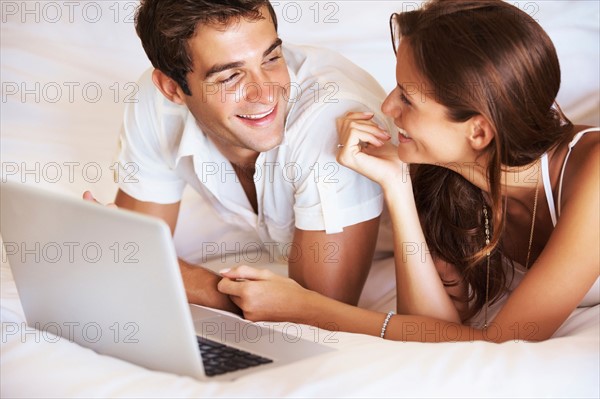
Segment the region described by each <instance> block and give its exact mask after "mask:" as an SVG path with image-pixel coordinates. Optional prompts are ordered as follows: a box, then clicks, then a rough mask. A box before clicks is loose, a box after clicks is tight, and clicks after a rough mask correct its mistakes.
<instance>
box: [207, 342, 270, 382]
mask: <svg viewBox="0 0 600 399" xmlns="http://www.w3.org/2000/svg"><path fill="white" fill-rule="evenodd" d="M196 338H198V346H199V347H200V354H201V356H202V363H203V364H204V373H205V374H206V375H207V376H208V377H214V376H216V375H220V374H225V373H229V372H232V371H236V370H242V369H246V368H248V367H255V366H260V365H261V364H267V363H272V362H273V360H271V359H267V358H265V357H262V356H258V355H255V354H253V353H250V352H246V351H243V350H241V349H236V348H232V347H231V346H227V345H223V344H221V343H218V342H215V341H211V340H208V339H206V338H202V337H196Z"/></svg>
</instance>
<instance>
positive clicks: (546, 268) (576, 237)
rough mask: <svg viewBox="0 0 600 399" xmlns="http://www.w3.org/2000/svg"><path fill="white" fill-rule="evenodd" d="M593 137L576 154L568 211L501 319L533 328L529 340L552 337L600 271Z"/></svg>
mask: <svg viewBox="0 0 600 399" xmlns="http://www.w3.org/2000/svg"><path fill="white" fill-rule="evenodd" d="M588 136H589V137H585V139H586V142H585V143H584V142H583V139H582V142H580V143H579V145H578V146H577V147H575V148H574V149H573V153H572V154H571V158H570V160H569V169H568V170H567V171H568V174H565V185H564V187H563V191H564V192H563V197H562V213H561V215H560V218H559V219H558V222H557V224H556V227H555V228H554V230H553V231H552V234H551V236H550V239H549V240H548V242H547V243H546V246H545V248H544V250H543V251H542V253H541V254H540V256H539V257H538V258H537V260H536V261H535V263H534V264H533V266H532V267H531V269H530V270H529V271H528V272H527V274H526V276H525V278H524V279H523V281H522V282H521V284H520V285H519V286H518V287H517V289H516V290H515V291H514V292H513V293H512V295H511V297H510V298H509V299H508V301H507V302H506V304H505V306H504V307H503V309H502V310H501V312H500V313H499V314H498V316H497V317H496V320H495V321H496V322H497V323H499V324H500V325H510V326H512V327H513V328H515V329H517V328H518V329H523V328H524V327H525V326H527V327H528V330H529V331H528V332H520V334H519V336H520V337H521V338H524V339H528V334H531V335H532V337H534V338H535V339H542V340H543V339H546V338H549V337H550V336H552V334H554V332H555V331H556V330H557V329H558V327H560V325H561V324H562V323H563V322H564V321H565V320H566V319H567V317H568V316H569V315H570V314H571V312H572V311H573V310H574V309H575V308H576V307H577V305H578V304H579V303H580V302H581V300H582V299H583V297H584V296H585V294H586V293H587V292H588V291H589V289H590V288H591V287H592V285H593V284H594V282H595V281H596V279H597V278H598V276H599V274H600V251H599V250H598V245H599V244H600V140H599V138H600V135H599V134H593V135H591V134H590V135H588ZM533 329H535V330H536V332H535V334H533Z"/></svg>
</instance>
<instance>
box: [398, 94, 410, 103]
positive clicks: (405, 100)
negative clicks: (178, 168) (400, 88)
mask: <svg viewBox="0 0 600 399" xmlns="http://www.w3.org/2000/svg"><path fill="white" fill-rule="evenodd" d="M400 101H402V102H403V103H404V104H406V105H411V102H410V101H408V98H406V96H405V95H404V94H402V93H400Z"/></svg>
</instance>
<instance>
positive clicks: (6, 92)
mask: <svg viewBox="0 0 600 399" xmlns="http://www.w3.org/2000/svg"><path fill="white" fill-rule="evenodd" d="M272 3H273V5H274V8H275V10H276V11H277V13H278V15H279V22H280V36H281V37H282V38H283V39H284V41H289V42H294V43H302V44H311V45H321V46H326V47H331V48H334V49H336V50H338V51H340V52H342V53H343V54H344V55H346V56H347V57H348V58H350V59H351V60H353V61H355V62H356V63H358V64H359V65H361V66H362V67H363V68H365V69H366V70H368V71H369V72H370V73H371V74H373V76H375V77H376V78H377V79H378V80H379V82H380V83H381V85H382V86H383V87H384V88H385V89H386V90H390V89H391V88H393V87H394V84H395V83H394V75H393V70H394V59H393V56H392V48H391V45H390V43H389V32H388V23H387V21H388V17H389V15H390V13H391V12H394V11H402V10H408V9H411V8H415V7H418V6H419V4H420V2H408V1H407V2H400V1H376V0H375V1H373V0H371V1H366V0H362V1H337V2H334V1H316V0H315V1H312V0H311V1H273V2H272ZM511 3H513V4H515V5H517V6H518V7H520V8H521V9H523V10H525V11H526V12H528V13H529V14H530V15H532V16H533V17H534V18H536V19H537V20H538V21H539V22H540V23H541V24H542V26H543V27H544V28H545V29H546V30H547V31H548V33H549V34H550V36H551V37H552V39H553V41H554V43H555V45H556V47H557V50H558V53H559V57H560V59H561V66H562V71H563V84H562V88H561V91H560V93H559V97H558V101H559V103H560V104H561V106H562V108H563V110H564V111H565V112H566V114H567V115H568V116H569V117H570V118H571V119H572V120H573V121H574V122H576V123H581V124H588V125H600V111H599V107H600V80H599V79H600V78H599V76H600V61H599V58H600V57H599V52H600V50H599V49H600V39H599V37H600V26H599V18H600V13H599V12H600V11H599V10H600V5H599V3H598V2H595V1H556V2H555V1H544V2H526V1H517V2H514V1H513V2H511ZM136 5H137V2H135V1H117V0H111V1H77V2H56V1H28V2H21V1H2V2H1V7H2V9H1V11H2V14H1V18H2V23H1V25H0V29H1V31H0V38H1V39H0V40H1V48H0V60H1V70H0V75H1V81H2V83H1V84H2V90H1V96H2V102H1V103H0V106H1V118H0V127H1V146H0V147H1V148H0V151H1V152H0V155H1V162H2V180H3V181H6V180H17V181H20V182H23V183H25V184H35V185H39V186H43V187H44V188H47V189H50V190H56V191H61V192H66V193H69V195H73V196H79V195H81V193H82V192H83V191H84V190H86V189H90V190H92V191H93V192H94V194H95V195H96V197H97V198H98V199H99V200H100V201H102V202H110V201H111V200H112V199H113V197H114V194H115V192H116V184H115V182H114V160H115V153H116V145H117V138H118V132H119V126H120V123H121V117H122V113H123V109H124V106H125V104H126V103H127V102H128V101H134V99H135V92H136V85H135V82H136V80H137V78H138V76H139V75H140V74H141V73H142V72H143V71H144V70H145V69H146V68H148V67H149V63H148V61H147V59H146V57H145V55H144V53H143V51H142V49H141V46H140V44H139V40H138V38H137V36H135V33H134V29H133V12H134V9H135V7H136ZM192 195H193V193H186V198H189V197H190V196H192ZM193 216H194V215H193V214H191V215H185V217H186V218H188V219H189V220H190V222H191V223H193ZM176 245H177V248H178V250H179V251H181V253H185V251H190V248H189V246H190V245H191V243H190V241H189V240H186V237H185V234H182V233H181V232H180V233H179V234H178V235H177V234H176ZM1 261H2V264H1V274H0V280H1V287H0V290H1V299H2V300H1V306H2V310H1V323H2V342H1V365H0V394H1V396H2V397H595V398H598V397H600V377H599V376H600V306H595V307H589V308H578V309H576V310H575V311H574V312H573V314H572V315H571V316H570V317H569V319H568V320H567V321H566V322H565V323H564V324H563V325H562V326H561V327H560V329H559V330H558V331H557V332H556V334H555V336H554V337H553V338H552V339H550V340H548V341H545V342H541V343H530V342H516V341H510V342H506V343H504V344H500V345H498V344H491V343H485V342H462V343H458V342H448V343H441V344H422V343H409V342H388V341H384V340H381V339H379V338H375V337H370V336H364V335H360V334H349V333H342V332H331V331H328V330H323V329H316V328H314V327H309V326H303V325H298V326H294V327H295V328H296V329H297V331H298V333H299V334H301V336H302V337H303V338H305V339H311V340H315V341H319V342H321V343H323V344H325V345H329V346H332V347H334V348H336V349H338V350H336V351H335V352H332V353H329V354H326V355H323V356H319V357H315V358H310V359H306V360H304V361H302V362H298V363H294V364H290V365H286V366H284V367H281V368H275V369H270V370H266V371H263V372H260V373H256V374H253V375H251V376H248V377H244V378H241V379H238V380H236V381H233V382H200V381H197V380H194V379H191V378H187V377H180V376H177V375H171V374H166V373H161V372H155V371H150V370H147V369H144V368H141V367H139V366H136V365H133V364H130V363H127V362H124V361H121V360H118V359H115V358H112V357H108V356H102V355H99V354H97V353H95V352H93V351H91V350H88V349H85V348H83V347H80V346H78V345H77V344H75V343H72V342H69V341H68V340H66V339H62V338H58V337H51V336H49V335H42V334H41V333H36V332H35V330H32V329H28V328H26V327H25V324H24V320H25V318H24V316H23V310H22V308H21V305H20V302H19V298H18V294H17V291H16V287H15V284H14V281H13V278H12V274H11V270H10V265H9V264H8V262H7V260H6V255H5V253H4V250H3V252H2V259H1ZM267 266H269V267H272V268H276V269H277V270H281V268H282V266H281V265H267ZM394 302H395V287H394V282H393V260H392V259H391V258H385V259H380V260H378V261H376V262H375V263H374V265H373V267H372V270H371V273H370V275H369V278H368V281H367V285H366V287H365V289H364V292H363V295H362V297H361V301H360V306H363V307H366V308H370V309H376V310H380V311H384V312H387V311H388V310H390V309H393V308H394ZM276 328H282V327H281V326H277V327H276ZM432 333H435V334H441V333H443V332H439V331H438V332H432Z"/></svg>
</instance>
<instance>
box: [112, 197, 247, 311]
mask: <svg viewBox="0 0 600 399" xmlns="http://www.w3.org/2000/svg"><path fill="white" fill-rule="evenodd" d="M115 204H116V205H117V206H118V207H119V208H124V209H129V210H131V211H134V212H139V213H144V214H147V215H151V216H156V217H159V218H161V219H163V220H164V221H165V222H166V223H167V224H168V225H169V228H170V229H171V234H173V233H174V232H175V226H176V225H177V216H178V215H179V205H180V202H176V203H174V204H158V203H155V202H143V201H139V200H137V199H135V198H133V197H131V196H129V195H127V194H126V193H125V192H123V191H121V190H119V191H118V192H117V197H116V199H115ZM178 260H179V269H180V270H181V276H182V278H183V284H184V286H185V292H186V295H187V300H188V302H189V303H194V304H198V305H204V306H209V307H211V308H218V309H223V310H227V311H230V312H234V313H238V314H240V313H241V311H240V309H239V308H238V307H237V306H236V305H235V304H234V303H233V302H231V300H230V299H229V296H227V295H224V294H221V293H220V292H219V291H217V284H218V283H219V281H220V280H221V277H220V276H218V275H217V274H215V273H213V272H212V271H210V270H207V269H205V268H203V267H198V266H194V265H191V264H189V263H187V262H185V261H184V260H182V259H178Z"/></svg>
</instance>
